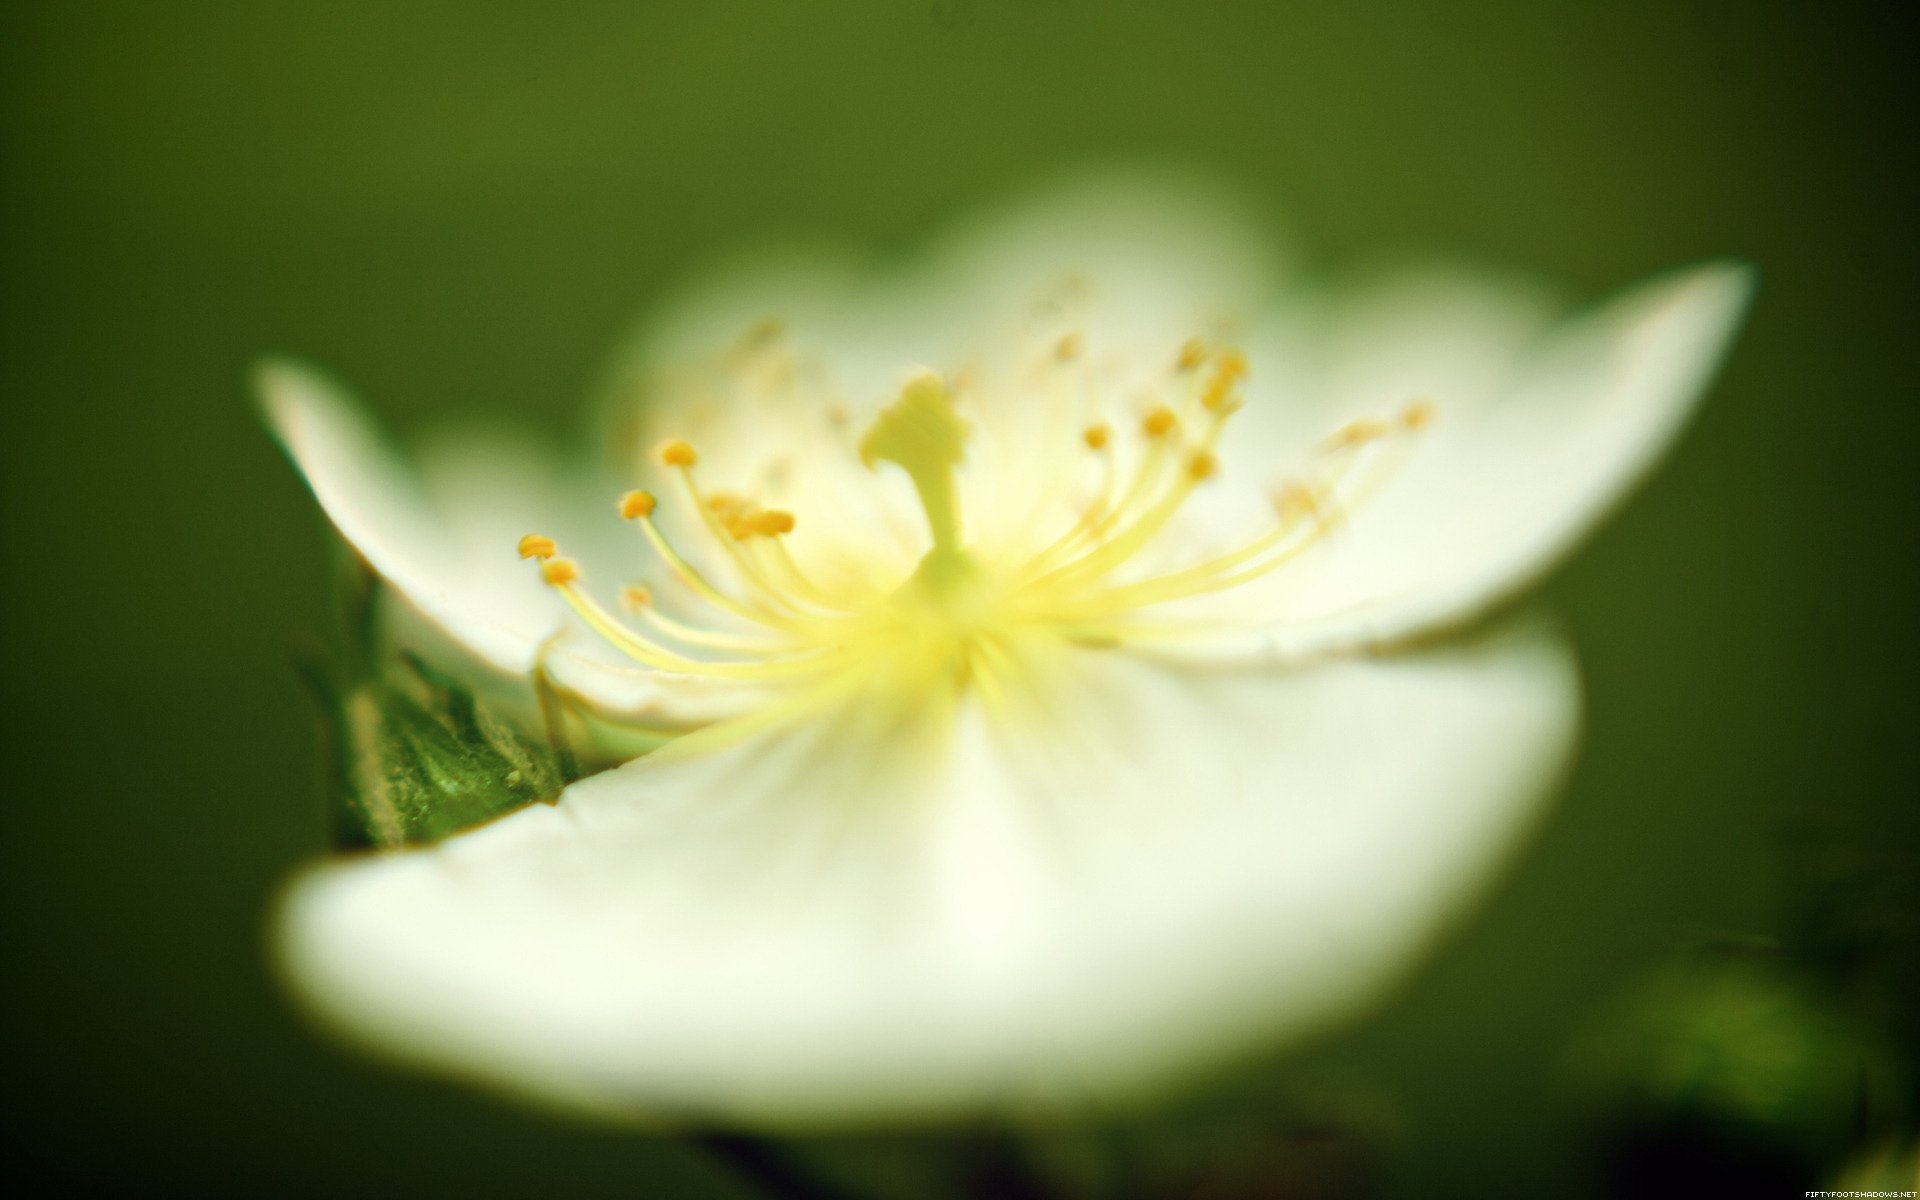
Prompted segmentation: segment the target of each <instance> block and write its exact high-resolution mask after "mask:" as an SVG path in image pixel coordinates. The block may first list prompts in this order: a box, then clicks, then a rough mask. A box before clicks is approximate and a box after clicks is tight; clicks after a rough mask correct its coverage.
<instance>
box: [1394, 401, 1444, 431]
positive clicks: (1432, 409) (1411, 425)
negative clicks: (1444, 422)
mask: <svg viewBox="0 0 1920 1200" xmlns="http://www.w3.org/2000/svg"><path fill="white" fill-rule="evenodd" d="M1439 415H1440V406H1439V405H1437V404H1435V403H1434V402H1433V401H1431V400H1429V399H1427V398H1426V397H1425V396H1422V397H1420V398H1419V399H1418V400H1415V401H1414V402H1413V403H1412V404H1409V405H1407V407H1406V408H1405V409H1404V410H1403V411H1402V412H1401V413H1400V423H1401V424H1402V425H1405V426H1406V427H1407V428H1408V429H1424V428H1426V427H1427V426H1428V425H1430V424H1432V423H1433V419H1434V418H1435V417H1437V416H1439Z"/></svg>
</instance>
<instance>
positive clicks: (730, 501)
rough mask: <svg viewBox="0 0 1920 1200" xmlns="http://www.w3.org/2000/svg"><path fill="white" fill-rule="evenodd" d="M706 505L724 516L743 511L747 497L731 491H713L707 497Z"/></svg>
mask: <svg viewBox="0 0 1920 1200" xmlns="http://www.w3.org/2000/svg"><path fill="white" fill-rule="evenodd" d="M707 507H708V508H710V509H712V510H713V511H714V512H717V513H719V514H720V515H721V516H723V517H724V516H728V515H729V514H734V513H739V512H742V511H744V510H745V509H746V507H747V498H746V497H745V496H740V495H736V494H735V493H733V492H715V493H713V494H712V495H710V496H708V497H707Z"/></svg>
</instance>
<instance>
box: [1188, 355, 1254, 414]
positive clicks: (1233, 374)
mask: <svg viewBox="0 0 1920 1200" xmlns="http://www.w3.org/2000/svg"><path fill="white" fill-rule="evenodd" d="M1246 373H1247V356H1246V355H1244V354H1242V353H1240V352H1239V351H1238V350H1228V351H1226V352H1224V353H1223V354H1221V355H1220V358H1219V359H1218V361H1217V362H1216V363H1215V364H1214V369H1213V378H1212V379H1210V380H1208V381H1207V387H1206V390H1205V391H1203V392H1201V393H1200V406H1201V407H1202V408H1204V409H1206V410H1207V411H1208V412H1220V411H1222V410H1229V411H1230V410H1231V409H1232V408H1233V407H1236V405H1235V403H1234V393H1233V385H1234V384H1236V383H1238V382H1240V380H1241V379H1242V378H1243V377H1244V376H1245V375H1246Z"/></svg>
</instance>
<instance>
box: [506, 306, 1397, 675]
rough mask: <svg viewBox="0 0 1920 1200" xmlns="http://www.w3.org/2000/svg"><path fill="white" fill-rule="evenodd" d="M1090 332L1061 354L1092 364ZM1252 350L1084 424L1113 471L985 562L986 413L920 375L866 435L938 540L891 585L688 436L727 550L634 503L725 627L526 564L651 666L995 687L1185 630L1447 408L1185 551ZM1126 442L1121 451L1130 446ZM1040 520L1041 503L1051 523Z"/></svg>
mask: <svg viewBox="0 0 1920 1200" xmlns="http://www.w3.org/2000/svg"><path fill="white" fill-rule="evenodd" d="M1080 353H1081V342H1080V339H1078V338H1068V339H1065V340H1063V341H1062V342H1061V343H1060V344H1059V346H1058V347H1057V349H1056V354H1057V356H1058V357H1059V358H1060V359H1061V360H1062V361H1063V362H1066V361H1071V360H1072V359H1075V358H1078V356H1079V355H1080ZM1246 372H1247V366H1246V362H1245V359H1244V358H1242V357H1241V356H1240V355H1239V354H1237V353H1235V352H1231V351H1228V352H1223V353H1218V354H1210V353H1208V352H1207V351H1206V350H1205V349H1204V348H1203V347H1202V346H1200V344H1199V343H1198V342H1190V343H1188V345H1187V347H1186V348H1185V349H1183V350H1182V352H1181V354H1180V356H1179V358H1178V360H1177V361H1176V363H1175V364H1174V368H1173V372H1172V376H1171V377H1172V380H1173V382H1174V384H1175V385H1176V395H1175V397H1174V403H1171V404H1159V405H1155V406H1153V407H1151V408H1149V409H1148V410H1147V411H1146V412H1145V413H1144V414H1143V415H1141V416H1140V418H1139V423H1138V429H1137V435H1136V437H1135V438H1133V439H1131V440H1129V441H1128V442H1127V443H1125V445H1124V447H1123V445H1122V444H1121V442H1120V439H1119V438H1117V437H1116V434H1115V432H1114V430H1113V429H1112V428H1111V427H1110V426H1108V425H1106V424H1095V425H1091V426H1088V427H1087V428H1086V429H1084V430H1083V431H1082V432H1081V434H1080V437H1079V439H1078V440H1079V443H1080V447H1079V450H1078V451H1077V452H1076V453H1075V454H1074V456H1073V458H1072V459H1071V460H1068V463H1069V465H1071V466H1072V467H1073V468H1075V469H1079V470H1082V471H1084V465H1083V464H1084V463H1085V460H1086V458H1087V457H1091V458H1092V459H1093V460H1094V462H1095V464H1097V474H1098V477H1099V482H1098V485H1097V487H1096V488H1095V489H1094V493H1093V495H1092V496H1091V498H1090V499H1087V500H1085V501H1084V502H1083V503H1081V504H1079V505H1077V511H1076V512H1075V513H1074V515H1073V519H1072V520H1071V522H1070V523H1069V524H1067V526H1066V528H1064V529H1056V530H1055V531H1054V532H1053V533H1052V534H1051V536H1050V537H1047V538H1044V539H1036V540H1035V542H1034V543H1033V544H1031V545H1028V546H1027V547H1026V548H1025V549H1024V550H1022V551H1020V552H1016V553H1011V554H1008V553H1005V552H999V553H996V554H995V555H993V556H990V557H983V556H982V554H981V552H980V551H979V550H978V549H977V548H976V547H975V546H974V545H972V544H970V543H969V541H968V540H967V537H966V530H965V526H964V523H963V520H962V515H963V514H962V512H961V503H960V488H959V486H958V472H959V471H960V469H961V468H962V466H963V465H964V463H965V461H966V457H967V447H968V441H969V438H970V434H971V427H970V425H969V423H968V421H967V420H965V419H964V418H963V417H962V416H961V415H960V412H959V411H958V410H957V408H956V400H957V397H956V392H955V388H954V387H953V386H952V385H951V384H950V383H949V382H948V381H947V380H945V379H943V378H941V377H940V376H939V375H936V374H934V373H933V372H931V371H920V372H918V373H916V374H915V375H913V376H912V377H911V378H910V379H909V380H908V381H907V382H906V384H905V385H904V386H903V387H902V388H901V390H900V392H899V394H898V396H897V397H896V398H895V399H894V401H893V402H892V403H891V404H889V405H887V406H886V407H885V408H883V409H882V410H881V411H880V413H879V415H878V416H877V417H876V419H875V420H874V422H873V423H872V425H871V426H870V427H869V428H868V430H867V432H866V434H865V436H864V437H863V438H862V439H861V440H860V442H859V445H858V453H859V457H860V461H861V462H862V463H863V464H864V465H865V466H866V467H867V468H868V469H870V470H876V471H877V470H882V469H888V468H893V469H898V470H901V471H903V472H905V474H906V476H907V478H908V479H909V480H911V482H912V484H913V487H914V491H915V493H916V494H917V496H918V498H919V503H920V508H921V511H922V514H923V516H924V517H925V521H926V526H927V532H928V538H929V545H928V549H927V550H926V552H925V555H924V556H923V557H922V558H921V559H920V561H919V563H918V565H917V566H916V567H915V568H914V569H913V570H912V572H911V573H910V574H909V575H907V576H906V577H905V578H904V579H896V580H895V581H894V582H893V583H892V584H889V585H886V586H884V587H880V588H873V587H854V586H850V585H846V584H836V585H833V586H829V585H826V584H824V583H822V582H819V581H816V580H815V579H813V578H812V577H810V576H809V575H808V573H807V572H806V571H805V570H803V569H802V567H801V564H800V563H799V562H797V561H796V560H795V558H794V557H793V556H792V555H791V554H790V553H789V551H788V549H787V547H786V544H785V541H784V539H785V536H786V535H787V534H789V533H791V532H792V531H793V529H794V527H795V517H794V515H793V514H792V513H790V512H788V511H786V510H784V509H776V508H764V507H761V506H759V505H758V504H755V503H754V502H752V501H751V500H750V499H747V498H745V497H742V496H738V495H734V494H732V493H725V492H708V491H705V490H704V489H703V488H702V487H701V486H700V483H699V481H698V479H697V477H696V469H697V467H698V464H699V455H698V453H697V452H696V451H695V450H694V448H693V446H692V445H690V444H689V443H687V442H684V441H669V442H667V443H665V444H664V445H662V446H661V447H660V448H659V461H660V463H661V465H662V466H664V467H666V468H667V469H669V470H670V471H672V472H673V473H674V474H675V475H677V476H678V480H679V483H680V489H681V491H682V492H683V493H684V496H685V500H686V503H687V505H688V506H689V508H690V509H691V510H692V511H693V512H694V513H695V514H697V516H698V520H699V522H700V524H701V526H702V528H703V532H704V534H705V536H706V538H707V539H708V540H709V541H710V542H711V543H712V548H713V549H714V550H716V551H717V554H714V555H710V556H709V558H711V559H713V560H714V565H715V566H724V568H725V571H726V574H725V576H719V575H714V574H710V573H708V572H706V571H703V570H701V569H700V568H699V567H697V566H696V565H695V564H694V562H693V561H692V560H691V559H690V558H688V557H687V556H685V555H683V554H681V553H680V551H679V550H678V549H677V548H676V547H675V546H674V545H673V544H672V543H671V542H670V541H669V540H668V538H667V536H666V534H665V533H664V532H663V531H662V530H661V528H660V526H659V525H658V524H657V523H656V522H655V520H654V514H655V511H656V509H657V507H658V503H659V502H658V500H657V499H656V498H655V496H654V495H653V493H651V492H646V491H633V492H628V493H627V494H626V495H625V496H623V497H622V498H621V500H620V505H619V508H620V514H621V516H622V517H624V518H626V519H627V520H630V521H633V522H635V523H636V524H637V525H638V526H639V527H640V530H641V532H642V533H643V535H644V536H645V537H646V539H647V541H648V542H649V543H650V544H651V546H652V549H653V551H654V552H655V553H656V554H657V555H658V557H659V558H660V560H661V561H662V562H663V563H664V564H665V566H666V567H667V569H668V570H669V571H670V572H671V573H672V575H673V576H674V577H675V579H676V580H677V581H678V582H679V584H680V585H681V586H682V587H683V588H685V589H686V590H687V591H688V592H689V593H690V594H691V595H692V596H693V597H694V598H696V599H697V600H698V601H700V602H701V603H702V604H704V605H705V606H706V607H707V608H709V609H711V610H713V620H712V622H711V623H709V624H701V623H696V622H689V621H684V620H681V619H678V618H676V617H673V616H670V615H669V614H667V613H665V612H662V611H660V610H659V608H658V607H657V606H656V605H655V603H654V598H653V594H652V592H651V591H650V590H649V589H647V588H643V587H630V588H628V589H626V591H625V592H624V593H623V594H622V600H623V603H624V606H625V607H626V608H627V609H628V610H629V612H630V613H631V614H632V615H633V616H635V617H637V618H638V619H639V620H640V621H642V622H643V623H644V624H646V625H647V626H650V627H651V630H652V632H651V633H642V632H640V631H639V630H638V629H636V628H635V627H633V626H632V625H630V624H629V623H627V622H626V621H623V620H622V619H621V618H620V617H618V616H616V615H615V614H614V613H613V612H612V611H610V610H608V609H607V608H605V607H603V606H602V605H601V604H600V603H599V602H597V601H596V600H594V599H593V598H592V597H591V596H590V595H588V594H587V593H586V592H585V591H584V590H583V589H582V588H581V587H580V586H579V568H578V566H577V565H576V564H575V563H574V562H573V561H572V560H570V559H566V558H561V557H558V548H557V547H556V546H555V545H554V543H553V541H552V540H551V539H549V538H545V537H541V536H538V535H529V536H528V537H526V538H523V539H522V540H521V542H520V554H521V557H523V558H536V559H539V560H540V563H541V570H542V573H543V576H544V578H545V579H546V581H547V582H548V583H549V584H551V585H553V586H554V587H555V588H556V589H557V590H558V591H559V592H560V594H561V595H562V596H563V597H564V598H565V599H566V601H567V602H568V604H569V605H571V606H572V607H573V609H574V610H575V611H576V612H577V613H578V614H579V615H580V616H581V618H582V619H583V620H585V622H586V623H587V624H588V625H589V626H591V627H592V628H593V629H594V630H596V631H597V632H598V633H599V634H601V635H602V636H603V637H605V638H606V639H607V640H608V641H609V642H611V643H613V644H614V645H615V646H617V647H618V648H619V649H621V650H622V651H624V652H625V653H626V654H627V655H628V656H630V657H631V658H633V659H634V660H635V661H636V662H638V663H640V664H641V665H642V666H645V667H650V668H654V669H657V670H663V671H672V672H678V673H684V674H694V675H706V676H715V677H721V678H735V679H742V680H757V681H769V682H770V681H775V680H783V681H784V680H791V681H797V682H802V683H804V682H807V681H825V680H829V679H835V678H845V677H848V676H849V675H858V674H863V673H864V674H868V675H871V674H874V673H881V674H884V675H886V676H888V677H890V678H892V679H893V680H894V681H896V682H899V683H901V684H903V685H904V686H907V687H910V688H913V689H916V690H917V689H922V688H925V687H929V686H933V687H937V686H940V685H941V684H943V683H946V684H951V685H953V686H955V687H967V686H973V685H977V686H979V687H980V688H981V690H982V692H983V693H986V694H988V695H991V694H993V693H994V692H995V691H997V690H999V689H1000V687H1001V686H1002V685H1004V684H1005V683H1006V682H1007V676H1008V675H1009V674H1011V673H1017V672H1018V671H1019V670H1020V664H1022V663H1023V662H1025V661H1027V660H1028V659H1029V658H1031V657H1032V655H1031V651H1032V650H1034V649H1035V647H1037V646H1038V645H1040V644H1041V643H1043V642H1046V641H1052V642H1055V643H1059V642H1063V641H1064V642H1069V643H1073V644H1077V645H1082V646H1100V647H1104V646H1116V645H1121V644H1124V643H1128V642H1136V641H1141V640H1147V639H1152V638H1164V637H1168V636H1178V635H1180V634H1182V633H1183V632H1189V631H1191V630H1192V629H1193V628H1195V626H1194V623H1192V622H1187V623H1181V622H1179V621H1176V620H1172V619H1169V618H1167V617H1165V616H1164V615H1159V614H1164V613H1165V612H1166V611H1167V606H1170V605H1174V604H1176V603H1177V602H1179V601H1181V600H1187V599H1192V598H1195V597H1199V596H1204V595H1207V594H1209V593H1215V592H1221V591H1225V590H1228V589H1232V588H1237V587H1240V586H1243V585H1245V584H1247V583H1250V582H1252V581H1253V580H1255V579H1259V578H1261V577H1264V576H1266V575H1268V574H1270V573H1271V572H1273V571H1275V570H1277V569H1278V568H1279V567H1281V566H1282V565H1284V564H1285V563H1287V562H1289V561H1291V560H1292V559H1294V558H1296V557H1298V556H1299V555H1300V554H1301V553H1303V552H1305V551H1306V550H1307V549H1308V548H1309V547H1311V546H1313V545H1314V544H1315V543H1317V542H1318V541H1320V540H1321V539H1322V538H1323V537H1325V536H1326V535H1327V533H1328V532H1329V531H1330V530H1331V529H1332V528H1334V527H1335V526H1336V525H1337V524H1338V522H1339V518H1340V517H1342V516H1343V515H1345V514H1347V513H1350V512H1351V511H1352V510H1353V509H1354V508H1356V507H1357V506H1359V505H1360V504H1362V503H1364V502H1365V500H1366V498H1367V497H1368V496H1369V495H1370V494H1371V493H1372V492H1373V491H1375V490H1377V488H1378V486H1379V485H1380V484H1381V483H1382V482H1383V481H1384V479H1385V477H1386V475H1387V474H1388V473H1390V472H1391V471H1392V470H1393V469H1394V467H1395V466H1396V465H1397V463H1398V461H1399V460H1400V458H1401V457H1402V455H1403V449H1404V445H1405V442H1406V439H1405V438H1404V437H1402V436H1400V435H1402V434H1405V433H1409V432H1411V431H1413V430H1417V429H1419V428H1421V427H1423V426H1424V425H1425V424H1426V423H1427V422H1428V420H1429V419H1430V418H1431V416H1432V413H1433V409H1432V405H1431V404H1430V403H1428V402H1426V401H1417V402H1415V403H1413V404H1411V405H1409V406H1407V407H1406V408H1405V409H1403V410H1402V411H1401V412H1400V414H1399V415H1398V416H1397V417H1396V418H1393V419H1389V420H1363V421H1356V422H1352V423H1349V424H1348V425H1345V426H1343V427H1342V428H1340V429H1339V430H1336V431H1335V432H1334V434H1333V435H1332V436H1331V437H1329V438H1327V439H1326V440H1325V441H1324V442H1322V443H1321V445H1320V447H1319V448H1318V449H1317V450H1316V451H1315V453H1314V455H1313V456H1312V460H1311V462H1310V465H1309V470H1308V472H1307V474H1306V475H1305V477H1304V478H1302V479H1299V480H1296V481H1295V482H1293V483H1290V484H1288V485H1287V486H1285V487H1283V488H1282V489H1281V490H1280V491H1279V492H1278V493H1277V494H1276V495H1275V496H1274V500H1273V510H1272V519H1271V521H1270V522H1269V523H1267V524H1266V525H1265V526H1264V527H1263V528H1261V529H1259V530H1257V531H1256V532H1255V533H1254V534H1253V535H1252V536H1251V537H1249V538H1247V539H1246V540H1245V541H1243V542H1242V543H1241V544H1239V545H1238V546H1235V547H1233V548H1232V549H1229V550H1227V551H1225V552H1216V553H1212V554H1204V555H1202V554H1189V555H1187V556H1185V557H1184V558H1181V557H1178V556H1177V555H1176V556H1173V557H1172V561H1173V562H1174V563H1175V565H1173V566H1171V567H1165V568H1156V569H1146V568H1144V567H1143V565H1142V564H1143V561H1144V560H1148V559H1151V560H1154V561H1156V562H1164V561H1167V560H1168V559H1169V557H1170V555H1169V553H1168V552H1169V551H1177V550H1178V548H1179V547H1178V545H1177V544H1176V545H1172V546H1170V545H1169V544H1168V543H1170V542H1172V543H1178V541H1179V539H1178V538H1177V537H1175V536H1173V535H1174V533H1175V532H1176V530H1177V527H1178V521H1177V518H1179V517H1181V515H1182V511H1183V509H1184V508H1186V506H1187V503H1188V501H1189V499H1190V498H1191V497H1192V495H1193V493H1194V491H1195V489H1197V488H1199V487H1201V486H1202V485H1204V484H1206V483H1207V482H1208V481H1209V480H1210V479H1212V478H1213V477H1214V476H1215V475H1216V474H1217V472H1218V470H1219V459H1218V457H1217V456H1216V448H1217V446H1218V444H1219V440H1220V437H1221V435H1222V433H1223V432H1224V430H1225V429H1226V426H1227V424H1228V421H1229V419H1230V418H1231V417H1232V415H1233V414H1234V412H1235V411H1236V410H1238V409H1239V408H1240V406H1241V404H1242V396H1241V384H1242V381H1243V379H1244V377H1245V375H1246ZM1123 448H1124V449H1126V450H1127V451H1129V453H1127V454H1126V455H1125V461H1124V463H1123V462H1122V461H1121V458H1122V456H1121V454H1120V451H1121V450H1122V449H1123ZM1044 519H1045V515H1044V514H1034V517H1033V521H1032V523H1033V524H1034V525H1035V526H1036V527H1039V526H1041V523H1042V521H1043V520H1044Z"/></svg>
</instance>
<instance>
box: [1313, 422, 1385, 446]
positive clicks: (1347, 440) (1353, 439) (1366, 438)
mask: <svg viewBox="0 0 1920 1200" xmlns="http://www.w3.org/2000/svg"><path fill="white" fill-rule="evenodd" d="M1391 432H1393V431H1392V429H1391V428H1390V427H1389V426H1388V425H1387V423H1386V422H1385V421H1380V420H1376V419H1374V418H1372V417H1362V418H1361V419H1359V420H1357V421H1348V422H1347V423H1346V424H1345V425H1342V426H1341V427H1340V428H1338V429H1336V430H1334V431H1333V433H1332V435H1331V436H1329V437H1328V438H1327V440H1326V441H1324V442H1322V443H1320V448H1321V449H1323V450H1344V449H1346V448H1348V447H1350V446H1364V445H1366V444H1367V443H1368V442H1377V441H1379V440H1380V439H1381V438H1383V437H1386V436H1387V434H1389V433H1391Z"/></svg>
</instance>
